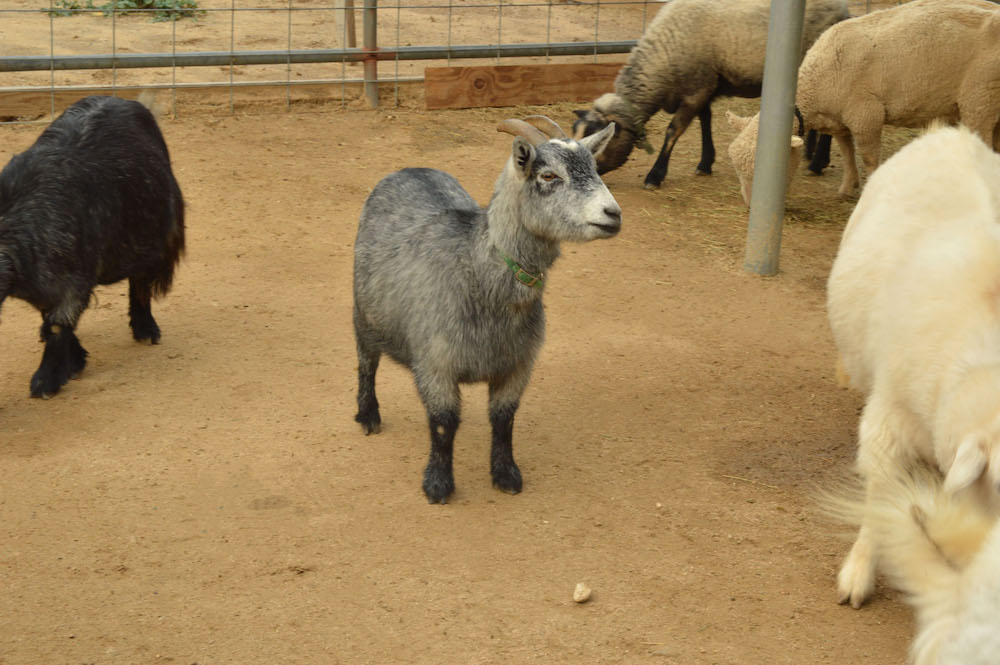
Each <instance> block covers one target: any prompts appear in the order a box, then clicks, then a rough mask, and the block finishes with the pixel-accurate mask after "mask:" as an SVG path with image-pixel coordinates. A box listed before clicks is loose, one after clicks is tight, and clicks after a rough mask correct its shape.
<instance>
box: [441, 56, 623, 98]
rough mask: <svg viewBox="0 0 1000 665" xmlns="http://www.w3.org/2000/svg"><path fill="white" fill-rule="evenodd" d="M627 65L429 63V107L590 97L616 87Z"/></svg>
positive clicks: (603, 63)
mask: <svg viewBox="0 0 1000 665" xmlns="http://www.w3.org/2000/svg"><path fill="white" fill-rule="evenodd" d="M622 64H623V63H620V62H601V63H586V64H578V65H577V64H570V65H494V66H483V67H428V68H426V69H425V70H424V99H425V100H426V103H427V108H429V109H468V108H475V107H480V106H518V105H520V104H551V103H553V102H589V101H591V100H593V99H596V98H597V97H600V96H601V95H602V94H604V93H605V92H611V91H612V90H613V89H614V81H615V76H617V75H618V70H619V69H621V67H622Z"/></svg>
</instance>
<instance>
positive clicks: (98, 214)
mask: <svg viewBox="0 0 1000 665" xmlns="http://www.w3.org/2000/svg"><path fill="white" fill-rule="evenodd" d="M183 252H184V200H183V198H182V196H181V190H180V187H178V185H177V181H176V180H175V179H174V174H173V172H172V171H171V169H170V155H169V153H168V151H167V145H166V143H165V142H164V140H163V135H162V134H161V133H160V129H159V127H157V124H156V119H155V118H154V117H153V114H152V113H151V112H150V111H149V109H147V108H146V107H145V106H144V105H143V104H141V103H139V102H134V101H128V100H124V99H119V98H117V97H102V96H92V97H86V98H84V99H82V100H80V101H79V102H77V103H75V104H73V105H72V106H70V107H69V108H68V109H66V111H65V112H63V114H62V115H60V116H59V117H58V118H56V120H55V122H53V123H52V124H51V125H50V126H49V127H48V128H47V129H46V130H45V131H44V132H42V134H41V136H39V137H38V139H37V140H36V141H35V143H34V144H33V145H32V146H31V147H30V148H28V149H27V150H25V151H24V152H23V153H21V154H18V155H15V156H14V157H13V158H12V159H11V160H10V163H8V164H7V166H6V167H4V169H3V171H0V304H2V303H3V301H4V299H5V298H6V297H7V296H13V297H15V298H20V299H22V300H25V301H27V302H29V303H31V304H32V305H33V306H35V307H36V308H38V309H39V310H40V311H41V313H42V331H41V336H42V341H44V342H45V352H44V353H43V355H42V363H41V366H39V368H38V371H36V372H35V375H34V376H33V377H32V378H31V396H32V397H45V398H47V397H50V396H52V395H54V394H55V393H57V392H59V389H60V388H61V387H62V386H63V385H65V383H66V382H67V381H68V380H69V379H70V378H75V377H76V376H77V375H78V374H79V373H80V372H81V371H82V370H83V368H84V365H86V363H87V352H86V351H85V350H84V348H83V347H82V346H81V345H80V342H79V340H78V339H77V338H76V333H75V332H74V329H75V328H76V324H77V321H79V319H80V315H81V314H83V311H84V310H85V309H86V308H87V305H88V303H89V301H90V297H91V294H92V292H93V289H94V287H95V286H97V285H98V284H111V283H113V282H117V281H120V280H123V279H125V278H128V280H129V324H130V325H131V327H132V336H133V337H134V338H135V339H136V340H138V341H143V340H149V341H150V343H152V344H156V343H157V342H159V340H160V329H159V327H158V326H157V325H156V321H155V320H154V319H153V314H152V312H151V311H150V300H151V299H152V296H153V295H158V296H159V295H164V294H166V293H167V291H169V290H170V285H171V283H172V282H173V277H174V267H175V265H176V264H177V262H178V260H179V259H180V256H181V254H182V253H183Z"/></svg>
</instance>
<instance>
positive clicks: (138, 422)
mask: <svg viewBox="0 0 1000 665" xmlns="http://www.w3.org/2000/svg"><path fill="white" fill-rule="evenodd" d="M748 105H752V103H747V102H742V103H738V104H737V103H729V104H726V103H723V104H722V105H721V106H720V109H719V110H720V111H721V110H722V109H724V108H726V107H739V108H741V109H744V110H745V109H746V108H747V107H748ZM571 108H572V107H571V106H569V105H560V106H553V107H545V108H542V109H520V110H518V111H517V112H519V113H526V112H528V111H530V110H541V111H542V112H545V113H547V114H549V115H552V116H553V117H556V118H558V119H559V120H560V121H562V122H564V123H566V122H568V121H569V118H570V117H571V113H570V110H571ZM509 113H510V111H504V110H495V109H494V110H477V111H461V112H459V111H455V112H434V113H428V112H422V111H418V110H406V109H393V110H383V111H378V112H350V111H348V112H329V113H310V114H296V113H292V114H286V113H283V112H278V113H274V114H270V115H266V114H264V115H262V114H257V115H237V116H232V117H223V118H219V117H197V116H191V117H182V118H180V119H178V120H170V119H164V120H163V121H162V126H163V130H164V133H165V135H166V138H167V141H168V144H169V145H170V148H171V151H172V156H173V161H174V165H175V170H176V174H177V177H178V179H179V181H180V183H181V186H182V188H183V189H184V193H185V196H186V198H187V200H188V202H189V218H188V219H189V235H188V245H189V248H190V250H189V252H188V255H187V259H186V261H185V262H184V263H183V265H182V267H181V269H180V272H179V276H178V280H177V282H176V285H175V288H174V291H173V292H172V293H171V294H170V295H169V296H168V297H167V298H166V299H165V300H163V301H162V302H161V303H160V304H159V305H158V306H156V307H155V308H154V311H155V313H156V315H157V318H158V320H159V323H160V325H161V327H162V329H163V331H164V336H163V341H162V343H161V344H160V345H159V346H156V347H149V346H145V345H140V344H136V343H135V342H133V341H132V339H131V337H130V335H129V331H128V328H127V324H126V319H127V317H126V309H127V305H126V296H125V288H124V286H123V285H115V286H112V287H107V288H101V289H100V290H99V292H98V297H97V299H96V301H95V303H94V304H93V306H92V308H91V309H90V310H89V311H88V312H87V313H86V314H85V316H84V317H83V320H82V323H81V326H80V329H79V334H80V338H81V341H82V342H83V344H84V346H85V347H86V348H87V349H88V350H89V351H90V353H91V356H90V364H89V365H88V366H87V369H86V371H85V372H84V374H83V376H82V377H81V379H80V380H78V381H74V382H71V384H70V385H68V386H67V387H66V388H65V389H64V391H63V392H62V393H60V394H59V395H58V396H56V397H55V398H53V399H52V400H49V401H42V400H33V399H30V398H29V397H28V379H29V378H30V376H31V374H32V372H33V371H34V369H35V368H36V366H37V364H38V362H39V360H40V355H41V347H40V345H39V344H38V336H37V326H38V323H39V319H38V315H37V313H36V312H35V311H34V310H32V309H31V308H29V307H28V306H26V305H25V304H24V303H22V302H19V301H13V300H8V301H7V302H6V303H5V304H4V308H3V324H2V326H0V331H2V339H3V349H4V352H3V353H2V354H0V430H2V431H3V433H4V434H3V438H2V442H0V457H2V463H0V487H2V488H3V490H2V492H0V525H2V526H0V530H2V531H0V533H2V541H0V542H2V547H0V588H2V593H0V615H2V616H3V617H4V620H3V625H4V629H3V630H2V631H0V663H3V664H4V665H22V664H36V663H37V664H52V665H56V664H66V665H82V664H85V663H100V664H105V663H129V664H131V663H136V664H146V663H150V664H154V663H179V664H183V665H190V664H193V663H199V664H201V665H205V664H209V663H233V664H240V665H250V664H257V663H261V664H265V663H266V664H272V663H345V664H346V663H388V662H400V663H402V662H406V663H432V662H455V663H511V662H518V663H665V664H666V663H675V662H676V663H685V664H705V665H713V664H718V665H723V664H724V665H748V664H761V665H764V664H777V663H789V664H793V663H794V664H796V665H800V664H802V663H838V664H843V663H876V662H877V663H897V662H899V663H901V662H902V661H903V657H904V652H905V649H906V645H907V642H908V639H909V634H910V630H911V626H910V619H909V611H908V610H907V609H906V608H905V607H904V606H903V604H902V603H901V601H900V600H899V599H898V598H897V597H896V595H895V594H893V593H891V592H886V591H884V590H883V591H880V592H879V593H878V594H877V595H876V597H875V599H874V601H873V602H872V603H871V604H870V605H868V606H867V607H865V608H864V609H862V610H861V611H854V610H852V609H849V608H844V607H841V606H838V605H837V604H836V603H835V602H834V589H833V584H834V574H835V570H836V568H837V565H838V563H839V560H840V558H841V557H842V556H843V555H844V553H845V552H846V548H847V545H848V543H847V542H846V541H845V540H844V535H843V534H842V533H841V532H839V531H838V530H837V529H835V528H832V527H831V525H829V524H828V523H826V522H825V521H824V520H823V519H822V518H820V517H818V516H817V515H816V513H815V510H814V507H813V506H814V503H813V492H814V490H815V488H816V487H818V486H822V485H824V484H826V483H830V482H833V481H836V480H837V479H839V478H841V477H842V476H843V474H845V473H846V472H847V470H848V469H849V467H850V464H851V460H852V456H853V452H854V427H855V423H856V418H857V411H858V408H859V406H860V400H859V398H858V397H857V396H856V395H853V394H851V393H849V392H846V391H843V390H840V389H838V388H837V387H836V385H835V382H834V380H833V377H832V368H833V364H834V352H833V349H832V346H831V340H830V335H829V333H828V330H827V326H826V321H825V318H824V310H823V299H824V280H825V275H826V273H827V270H828V269H829V266H830V263H831V260H832V258H833V255H834V252H835V248H836V245H837V242H838V237H839V234H840V232H841V229H842V227H843V224H844V222H845V220H846V218H847V216H848V215H849V213H850V210H851V204H850V202H843V201H840V200H839V199H838V198H837V196H836V193H835V190H836V186H837V180H838V178H839V172H840V168H839V166H840V164H839V156H838V155H836V154H835V156H834V168H832V169H831V171H830V173H829V174H828V175H827V176H825V177H823V178H801V179H799V182H798V184H797V190H796V191H795V192H793V194H792V195H791V197H790V201H789V218H788V220H787V224H786V228H785V235H784V247H783V259H782V272H781V274H780V276H778V277H776V278H771V279H762V278H759V277H753V276H749V275H747V274H744V273H743V272H742V271H741V269H740V264H741V261H742V252H743V238H744V234H745V219H746V211H745V208H744V207H743V204H742V200H741V199H740V196H739V192H738V184H737V181H736V178H735V175H734V173H733V171H732V168H731V167H730V166H729V165H728V163H726V162H725V160H722V159H720V161H719V162H718V163H717V166H716V173H715V175H713V176H711V177H709V178H704V177H696V176H694V175H693V173H694V166H695V164H696V162H697V146H698V141H697V139H696V135H697V133H693V134H692V135H691V136H688V137H685V138H684V139H682V140H681V142H680V143H679V144H678V148H677V151H676V152H675V156H674V161H673V163H672V170H671V172H670V174H669V176H668V179H667V181H666V183H665V186H664V187H663V188H662V189H661V190H659V191H655V192H648V191H645V190H643V189H642V188H641V184H642V176H643V174H644V173H645V171H646V170H647V169H648V167H649V166H650V165H651V159H652V158H651V157H648V156H646V155H645V154H640V155H636V156H634V157H633V158H632V159H631V160H630V162H629V163H628V164H627V165H626V166H625V167H624V168H622V169H620V170H618V171H615V172H613V173H611V174H609V175H608V176H606V181H607V182H608V184H609V186H610V188H611V190H612V192H613V193H614V194H615V196H616V197H617V199H618V201H619V202H620V203H621V205H622V207H623V209H624V211H625V212H624V218H625V222H624V229H623V231H622V233H621V235H620V236H619V237H618V238H615V239H613V240H609V241H603V242H594V243H591V244H588V245H569V246H566V247H565V248H564V255H563V257H562V258H561V259H560V260H559V261H558V262H557V264H556V266H555V269H554V270H553V271H552V273H551V276H550V279H549V283H548V286H547V291H546V303H547V306H548V312H549V330H548V342H547V344H546V346H545V347H544V349H543V352H542V354H541V358H540V361H539V363H538V365H537V367H536V370H535V373H534V377H533V380H532V383H531V386H530V387H529V389H528V393H527V395H526V396H525V399H524V401H523V404H522V407H521V409H520V411H519V413H518V416H517V421H516V427H515V435H514V438H515V454H516V457H517V459H518V461H519V463H520V466H521V469H522V471H523V473H524V477H525V489H524V492H523V493H522V494H520V495H518V496H513V497H512V496H508V495H506V494H502V493H500V492H498V491H496V490H494V489H493V488H492V487H491V485H490V481H489V472H488V446H489V431H488V422H487V419H486V414H485V411H486V404H485V402H486V399H485V390H484V388H483V387H482V386H472V387H468V388H467V389H465V391H464V394H465V411H464V414H463V415H464V422H463V424H462V426H461V428H460V430H459V435H458V438H457V440H456V470H455V472H456V480H457V483H458V490H457V493H456V495H455V496H454V498H453V500H452V502H451V503H450V504H448V505H447V506H430V505H428V504H427V503H426V502H425V500H424V498H423V496H422V493H421V491H420V479H421V471H422V468H423V465H424V463H425V459H426V454H427V450H428V436H427V432H426V426H425V424H424V416H423V412H422V408H421V405H420V403H419V400H418V398H417V396H416V393H415V390H414V388H413V386H412V381H411V377H410V375H409V373H408V372H407V371H406V370H404V369H402V368H400V367H398V366H395V365H393V364H392V363H390V362H386V363H383V367H382V369H381V370H380V374H379V391H380V400H381V402H382V405H383V418H384V421H385V430H384V431H383V433H382V434H380V435H378V436H372V437H365V436H363V435H362V434H361V432H360V430H359V428H358V427H357V425H356V424H355V423H354V422H353V420H352V416H353V414H354V408H355V404H354V388H355V380H356V379H355V355H354V343H353V337H352V330H351V323H350V311H351V310H350V308H351V296H350V285H351V268H350V266H351V251H352V249H351V248H352V241H353V237H354V233H355V228H356V226H355V225H356V220H357V217H358V213H359V210H360V207H361V205H362V202H363V200H364V198H365V196H366V194H367V192H368V191H369V190H370V189H371V187H372V186H373V185H374V184H375V183H376V182H377V181H378V179H379V178H380V177H382V176H383V175H384V174H387V173H389V172H391V171H393V170H395V169H398V168H401V167H404V166H412V165H424V166H431V167H438V168H443V169H446V170H448V171H450V172H452V173H453V174H455V175H456V176H457V177H458V178H459V179H460V180H461V181H462V182H463V184H464V185H465V186H466V187H467V188H468V189H469V191H470V192H471V193H472V194H473V196H475V197H476V198H477V199H478V200H480V201H482V202H485V201H486V200H487V199H488V197H489V195H490V192H491V188H492V183H493V181H494V179H495V177H496V175H497V174H498V172H499V169H500V168H501V165H502V163H503V161H504V159H505V157H506V155H507V154H508V152H507V151H508V150H509V148H510V139H509V137H507V136H505V135H501V134H497V133H496V132H495V131H494V130H493V126H494V124H495V122H496V121H497V120H499V119H501V118H503V117H505V116H506V115H508V114H509ZM716 115H717V117H718V116H719V114H716ZM663 122H664V121H663V120H657V121H656V122H655V123H654V124H653V125H652V128H651V131H652V132H653V134H654V135H656V133H657V132H660V131H661V130H662V128H663ZM37 132H38V128H37V127H32V126H16V127H6V128H3V129H2V132H0V161H2V162H4V163H5V162H6V161H7V160H8V159H9V158H10V156H11V154H12V153H15V152H18V151H20V150H23V149H24V148H25V147H27V146H28V145H29V144H30V143H31V141H32V140H33V139H34V137H35V135H36V134H37ZM716 133H717V141H718V144H719V145H720V146H724V145H725V144H726V143H728V140H729V138H731V132H730V131H729V129H728V127H724V126H723V123H717V125H716ZM721 153H722V151H721V150H720V154H721ZM580 581H583V582H586V583H587V584H588V585H590V586H591V587H592V588H593V589H594V595H593V599H592V600H591V601H590V602H589V603H587V604H584V605H577V604H575V603H574V602H573V601H572V600H571V594H572V590H573V587H574V585H575V584H576V583H577V582H580Z"/></svg>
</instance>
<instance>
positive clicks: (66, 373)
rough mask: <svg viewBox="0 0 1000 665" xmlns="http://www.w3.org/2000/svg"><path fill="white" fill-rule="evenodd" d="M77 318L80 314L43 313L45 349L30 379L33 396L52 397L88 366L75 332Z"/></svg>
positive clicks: (85, 353) (42, 332) (85, 354)
mask: <svg viewBox="0 0 1000 665" xmlns="http://www.w3.org/2000/svg"><path fill="white" fill-rule="evenodd" d="M80 311H82V308H81V309H80ZM79 318H80V315H79V313H77V314H76V315H75V316H60V315H59V314H53V313H51V312H46V313H45V314H43V316H42V329H41V337H42V341H43V342H44V343H45V350H44V351H43V352H42V363H41V365H39V367H38V370H37V371H36V372H35V374H34V375H33V376H32V377H31V396H32V397H41V398H42V399H48V398H49V397H52V396H53V395H55V394H56V393H58V392H59V390H60V389H61V388H62V387H63V386H64V385H66V382H67V381H69V380H70V379H75V378H77V377H78V376H79V375H80V373H81V372H82V371H83V368H84V367H85V366H86V365H87V351H86V349H84V348H83V346H82V345H81V344H80V340H79V339H77V337H76V333H75V332H74V330H75V328H76V323H77V321H78V320H79Z"/></svg>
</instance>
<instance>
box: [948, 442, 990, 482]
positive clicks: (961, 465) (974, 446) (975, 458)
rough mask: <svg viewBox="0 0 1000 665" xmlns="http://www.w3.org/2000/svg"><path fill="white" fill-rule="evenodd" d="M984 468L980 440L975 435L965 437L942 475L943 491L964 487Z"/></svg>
mask: <svg viewBox="0 0 1000 665" xmlns="http://www.w3.org/2000/svg"><path fill="white" fill-rule="evenodd" d="M985 470H986V450H985V449H984V448H983V442H982V440H981V439H980V438H979V437H978V436H975V435H971V436H967V437H965V439H963V440H962V443H960V444H959V446H958V452H957V453H955V461H954V462H952V463H951V468H950V469H948V473H947V474H946V475H945V477H944V491H945V492H948V493H952V492H957V491H959V490H962V489H965V488H966V487H968V486H970V485H972V483H974V482H976V480H978V479H979V477H980V476H981V475H983V471H985Z"/></svg>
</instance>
